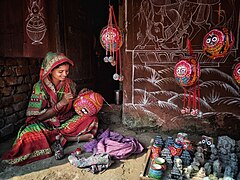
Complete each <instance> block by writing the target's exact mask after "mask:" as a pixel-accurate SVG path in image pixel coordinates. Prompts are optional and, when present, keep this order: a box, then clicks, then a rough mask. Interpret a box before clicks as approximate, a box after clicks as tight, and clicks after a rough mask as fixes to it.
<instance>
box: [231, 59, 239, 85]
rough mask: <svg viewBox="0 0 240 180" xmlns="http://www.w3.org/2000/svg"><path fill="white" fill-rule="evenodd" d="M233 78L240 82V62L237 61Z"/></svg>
mask: <svg viewBox="0 0 240 180" xmlns="http://www.w3.org/2000/svg"><path fill="white" fill-rule="evenodd" d="M233 78H234V79H235V80H236V82H237V83H238V84H240V63H237V64H236V65H235V66H234V69H233Z"/></svg>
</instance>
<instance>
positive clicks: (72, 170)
mask: <svg viewBox="0 0 240 180" xmlns="http://www.w3.org/2000/svg"><path fill="white" fill-rule="evenodd" d="M100 128H102V129H106V128H109V129H110V130H112V131H116V132H118V133H121V134H122V135H124V136H125V137H126V136H132V137H135V138H136V139H138V140H139V142H141V144H142V145H143V146H144V147H145V149H144V151H143V152H142V153H140V154H133V155H131V156H130V157H129V158H127V159H124V160H114V163H113V164H112V165H111V166H110V167H109V168H108V169H107V170H106V171H104V172H102V173H99V174H93V173H91V172H88V171H86V170H85V169H81V168H76V167H74V166H72V165H71V164H70V163H69V162H68V159H67V156H68V155H69V154H70V153H71V152H72V151H73V150H75V149H76V148H77V147H81V148H83V145H84V143H72V144H67V146H66V148H65V154H66V155H65V158H64V159H63V160H55V158H54V157H50V158H47V159H44V160H41V161H37V162H33V163H31V164H28V165H25V166H20V167H19V166H15V167H14V166H13V167H7V168H6V167H4V169H3V168H2V170H0V179H4V180H5V179H13V180H26V179H27V180H35V179H38V180H53V179H54V180H55V179H58V180H59V179H60V180H61V179H64V180H68V179H76V180H79V179H83V180H135V179H139V177H140V174H141V173H142V172H143V169H144V166H145V164H144V163H145V157H146V153H147V147H149V145H150V141H151V139H152V138H154V137H155V135H156V134H157V133H154V132H135V131H132V130H128V129H127V128H125V127H123V125H121V124H119V123H117V124H116V123H115V124H112V125H110V124H104V125H103V124H102V127H100ZM12 141H13V139H10V140H9V141H5V142H3V143H0V147H1V150H0V154H2V153H3V152H5V151H7V150H8V149H9V148H10V146H11V144H12ZM89 155H91V154H89V153H83V154H82V156H85V157H88V156H89Z"/></svg>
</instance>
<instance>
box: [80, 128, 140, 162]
mask: <svg viewBox="0 0 240 180" xmlns="http://www.w3.org/2000/svg"><path fill="white" fill-rule="evenodd" d="M84 148H85V151H86V152H92V153H94V154H101V153H108V154H110V156H111V158H114V159H125V158H127V157H129V156H130V155H132V154H136V153H140V152H142V151H143V149H144V148H143V146H142V145H141V143H140V142H138V140H137V139H135V138H133V137H124V136H123V135H121V134H119V133H117V132H113V131H110V130H109V129H107V130H105V131H104V132H102V133H99V135H98V136H97V138H96V139H94V140H92V141H90V142H88V143H86V144H85V145H84Z"/></svg>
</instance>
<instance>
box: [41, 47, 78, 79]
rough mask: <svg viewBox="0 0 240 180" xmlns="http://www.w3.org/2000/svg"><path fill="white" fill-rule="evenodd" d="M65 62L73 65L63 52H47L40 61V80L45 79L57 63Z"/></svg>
mask: <svg viewBox="0 0 240 180" xmlns="http://www.w3.org/2000/svg"><path fill="white" fill-rule="evenodd" d="M65 62H68V63H69V64H71V65H72V66H74V63H73V61H71V60H70V59H69V58H67V57H66V56H65V55H64V54H63V53H59V54H57V53H53V52H48V53H47V55H46V56H45V58H44V60H43V62H42V66H41V70H40V80H43V79H45V78H46V77H47V76H48V75H49V74H50V73H51V71H52V69H54V68H55V67H56V66H58V65H59V64H62V63H65Z"/></svg>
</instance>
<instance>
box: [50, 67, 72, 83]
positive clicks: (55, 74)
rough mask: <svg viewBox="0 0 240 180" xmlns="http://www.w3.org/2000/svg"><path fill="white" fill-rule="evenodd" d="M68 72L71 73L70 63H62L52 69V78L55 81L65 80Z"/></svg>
mask: <svg viewBox="0 0 240 180" xmlns="http://www.w3.org/2000/svg"><path fill="white" fill-rule="evenodd" d="M68 74H69V64H63V65H60V66H59V67H57V68H54V69H53V70H52V80H53V81H55V82H57V81H63V80H65V79H66V77H67V75H68Z"/></svg>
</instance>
